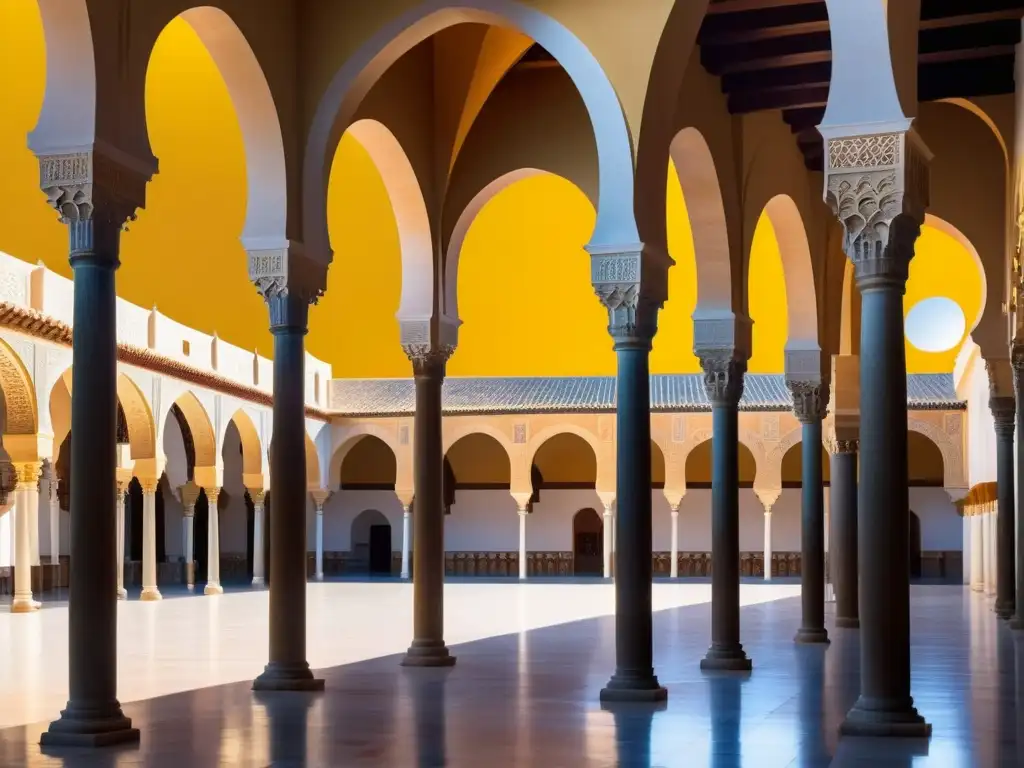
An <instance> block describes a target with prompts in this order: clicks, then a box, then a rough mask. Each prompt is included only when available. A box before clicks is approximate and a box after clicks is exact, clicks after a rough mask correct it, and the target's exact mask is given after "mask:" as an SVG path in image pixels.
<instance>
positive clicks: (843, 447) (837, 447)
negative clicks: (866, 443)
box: [828, 435, 860, 454]
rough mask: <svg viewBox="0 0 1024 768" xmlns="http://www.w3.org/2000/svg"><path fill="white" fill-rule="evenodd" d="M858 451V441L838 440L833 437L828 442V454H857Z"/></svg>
mask: <svg viewBox="0 0 1024 768" xmlns="http://www.w3.org/2000/svg"><path fill="white" fill-rule="evenodd" d="M858 450H860V440H856V439H854V440H840V439H838V438H837V437H835V436H834V435H833V436H832V437H830V438H829V440H828V452H829V453H832V454H836V453H857V451H858Z"/></svg>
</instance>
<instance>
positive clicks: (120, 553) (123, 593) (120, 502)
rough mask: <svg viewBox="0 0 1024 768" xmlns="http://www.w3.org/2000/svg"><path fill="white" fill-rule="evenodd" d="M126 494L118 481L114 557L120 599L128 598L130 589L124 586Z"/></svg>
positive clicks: (118, 597)
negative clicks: (115, 553) (115, 552)
mask: <svg viewBox="0 0 1024 768" xmlns="http://www.w3.org/2000/svg"><path fill="white" fill-rule="evenodd" d="M124 494H125V488H124V485H123V484H122V483H118V484H117V504H116V509H115V513H114V514H115V520H116V525H117V556H116V557H115V558H114V567H115V568H116V569H117V599H118V600H127V599H128V590H126V589H125V588H124Z"/></svg>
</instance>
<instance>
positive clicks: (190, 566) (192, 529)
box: [183, 507, 196, 591]
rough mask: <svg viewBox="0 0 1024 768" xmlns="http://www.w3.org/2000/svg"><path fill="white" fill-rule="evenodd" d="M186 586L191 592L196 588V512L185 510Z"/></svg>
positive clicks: (191, 509) (187, 508) (189, 508)
mask: <svg viewBox="0 0 1024 768" xmlns="http://www.w3.org/2000/svg"><path fill="white" fill-rule="evenodd" d="M183 520H184V523H185V545H184V550H185V585H186V586H187V587H188V589H189V591H192V590H194V589H195V588H196V511H195V507H186V508H185V517H184V518H183Z"/></svg>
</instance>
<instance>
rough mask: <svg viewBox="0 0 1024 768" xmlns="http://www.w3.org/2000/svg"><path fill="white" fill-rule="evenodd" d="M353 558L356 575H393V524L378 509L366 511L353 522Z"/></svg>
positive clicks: (352, 567)
mask: <svg viewBox="0 0 1024 768" xmlns="http://www.w3.org/2000/svg"><path fill="white" fill-rule="evenodd" d="M351 556H352V560H351V564H350V570H351V571H353V572H355V573H365V574H368V575H370V576H387V575H390V574H391V524H390V523H389V522H388V519H387V518H386V517H384V515H383V514H381V513H380V512H378V511H377V510H376V509H367V510H364V511H363V512H361V513H359V515H358V516H357V517H356V519H355V520H353V521H352V555H351Z"/></svg>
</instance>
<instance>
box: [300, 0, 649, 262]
mask: <svg viewBox="0 0 1024 768" xmlns="http://www.w3.org/2000/svg"><path fill="white" fill-rule="evenodd" d="M467 22H468V23H480V24H489V25H493V26H500V27H505V28H512V29H515V30H518V31H520V32H522V33H523V34H525V35H527V36H529V37H531V38H532V39H533V40H535V41H536V42H537V43H539V44H540V45H541V46H542V47H543V48H544V49H545V50H547V51H548V52H549V53H550V54H551V55H552V56H553V57H554V58H555V59H556V60H557V61H558V62H559V64H560V65H561V66H562V68H563V69H564V70H565V71H566V73H567V74H568V75H569V77H570V78H571V79H572V81H573V83H574V84H575V85H576V88H577V89H578V90H579V92H580V97H581V98H582V100H583V103H584V105H585V107H586V109H587V113H588V115H589V116H590V120H591V124H592V126H593V128H594V138H595V143H596V145H597V155H598V167H599V201H598V210H597V223H596V225H595V229H594V234H593V236H592V239H593V242H597V243H616V244H621V243H636V242H639V239H640V238H639V235H638V233H637V228H636V222H635V220H634V218H633V149H632V141H631V138H630V134H629V129H628V127H627V126H626V120H625V114H624V113H623V110H622V105H621V104H620V102H619V99H618V96H617V95H616V93H615V89H614V88H613V87H612V84H611V82H610V81H609V80H608V77H607V75H606V74H605V73H604V70H603V69H602V68H601V65H600V64H599V63H598V61H597V59H596V58H595V57H594V55H593V54H592V53H591V52H590V51H589V50H588V49H587V47H586V46H585V45H584V44H583V43H582V41H580V40H579V39H578V38H577V37H576V36H575V35H574V34H573V33H572V32H570V31H569V30H568V29H567V28H565V27H564V26H562V25H561V24H560V23H558V22H557V21H556V20H555V19H553V18H551V17H550V16H548V15H546V14H544V13H542V12H540V11H538V10H536V9H534V8H530V7H528V6H526V5H523V4H521V3H518V2H513V1H512V0H487V2H486V3H483V2H479V1H477V0H454V2H453V0H425V1H424V2H421V3H418V4H417V5H416V7H415V8H413V9H411V10H409V11H408V12H406V13H404V14H402V15H400V16H398V17H397V18H395V19H393V20H391V21H390V22H389V23H387V24H385V25H383V26H382V27H381V28H380V29H378V31H377V32H376V33H375V34H374V35H373V37H371V38H370V39H368V40H367V41H366V42H365V43H364V44H363V45H362V46H361V47H360V48H358V49H357V50H356V51H355V52H354V53H353V54H352V55H351V56H350V57H349V58H348V60H347V61H346V62H345V63H344V64H343V65H342V67H341V68H340V69H339V70H338V72H337V73H336V74H335V75H334V77H333V78H332V80H331V82H330V84H329V85H328V87H327V89H326V91H325V93H324V96H323V97H322V98H321V99H320V102H319V104H318V105H317V109H316V113H315V115H314V117H313V120H312V123H311V129H310V133H309V138H308V141H307V143H306V151H305V163H304V166H303V192H304V194H303V199H305V200H317V201H322V200H325V199H326V191H327V181H328V173H327V162H326V161H327V159H328V155H329V153H330V152H331V150H332V149H333V148H334V147H336V146H337V145H338V140H339V139H340V138H341V135H342V133H343V132H344V130H345V128H346V127H347V123H348V121H349V120H351V118H352V116H353V115H354V114H355V112H356V110H357V108H358V106H359V103H360V101H361V100H362V98H363V96H364V94H366V93H367V92H368V91H369V89H370V87H371V86H372V84H373V82H374V81H375V80H376V79H377V78H378V77H379V76H380V73H381V72H384V71H386V70H387V68H388V67H390V66H391V64H393V63H394V62H395V61H397V60H398V58H399V57H401V56H402V55H404V54H405V53H406V52H408V51H409V50H410V49H412V48H413V47H414V46H416V45H418V44H419V43H421V42H422V41H424V40H426V39H427V38H429V37H430V36H431V35H433V34H435V33H437V32H439V31H440V30H442V29H445V28H447V27H450V26H453V25H455V24H459V23H467ZM304 217H305V218H304V222H303V232H304V240H305V242H306V247H307V249H311V250H312V252H314V253H318V254H319V253H324V254H326V253H329V241H328V235H327V216H326V207H325V206H324V205H323V204H322V203H321V204H319V205H309V206H306V208H305V210H304Z"/></svg>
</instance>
